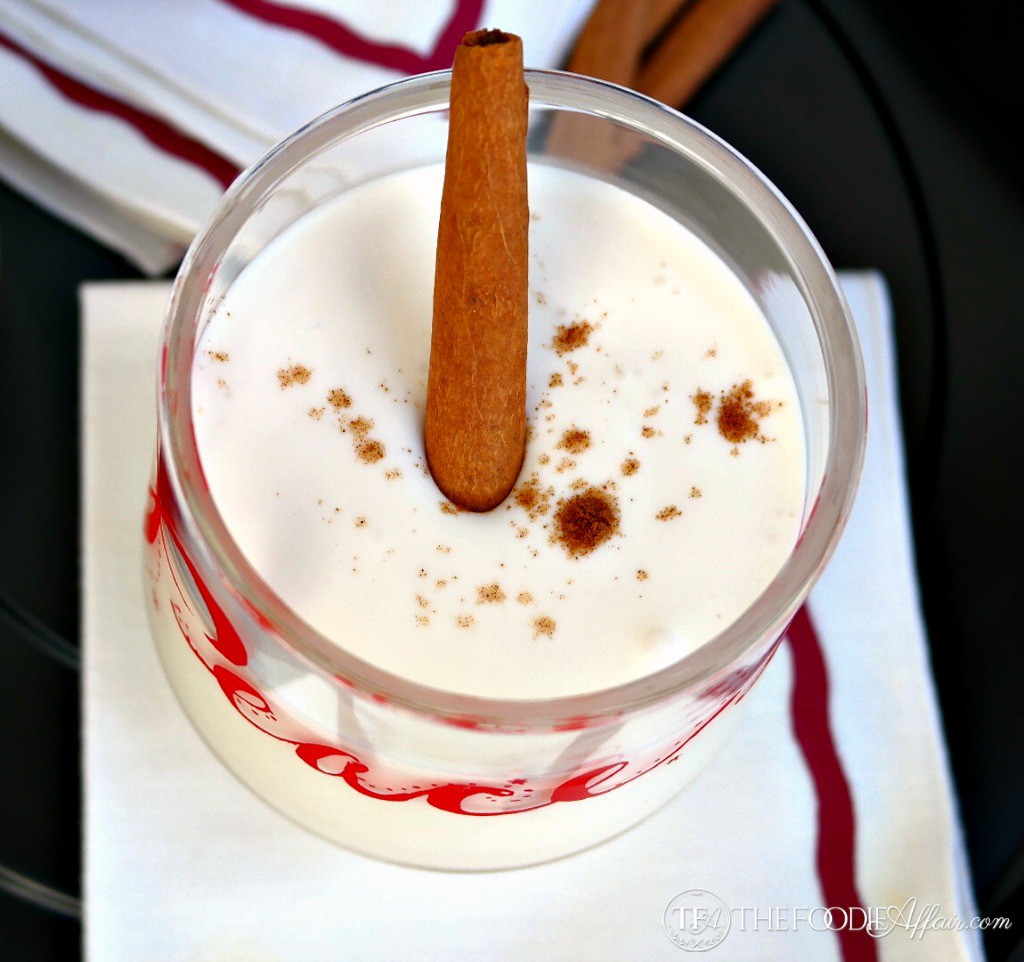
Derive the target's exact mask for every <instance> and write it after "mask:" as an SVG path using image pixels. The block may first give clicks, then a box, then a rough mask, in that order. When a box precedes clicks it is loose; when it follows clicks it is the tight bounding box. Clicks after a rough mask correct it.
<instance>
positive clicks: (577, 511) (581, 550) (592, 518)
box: [553, 487, 619, 558]
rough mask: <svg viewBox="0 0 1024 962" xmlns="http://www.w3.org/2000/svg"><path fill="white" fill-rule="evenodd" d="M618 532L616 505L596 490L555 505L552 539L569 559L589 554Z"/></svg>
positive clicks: (611, 498) (563, 500)
mask: <svg viewBox="0 0 1024 962" xmlns="http://www.w3.org/2000/svg"><path fill="white" fill-rule="evenodd" d="M618 530H619V506H618V502H617V500H616V499H615V498H614V497H613V496H612V495H610V494H608V493H607V492H605V491H602V490H601V489H600V488H595V487H590V488H587V489H586V491H583V492H582V493H581V494H577V495H574V496H573V497H571V498H564V499H562V500H561V501H559V502H558V510H557V511H556V512H555V533H554V535H553V538H554V540H555V541H557V542H558V543H559V544H560V545H561V546H562V547H563V548H565V550H566V551H567V552H568V554H569V556H570V557H572V558H578V557H580V556H581V555H586V554H590V552H592V551H594V550H595V549H596V548H599V547H600V546H601V545H603V544H604V543H605V542H606V541H607V540H608V539H609V538H611V536H612V535H613V534H615V533H616V532H617V531H618Z"/></svg>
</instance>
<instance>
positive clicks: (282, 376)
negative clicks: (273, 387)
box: [277, 364, 313, 388]
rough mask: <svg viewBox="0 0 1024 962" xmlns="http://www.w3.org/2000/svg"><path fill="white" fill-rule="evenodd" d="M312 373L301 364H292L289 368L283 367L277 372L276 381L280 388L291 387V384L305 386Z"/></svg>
mask: <svg viewBox="0 0 1024 962" xmlns="http://www.w3.org/2000/svg"><path fill="white" fill-rule="evenodd" d="M312 374H313V372H312V371H311V370H310V369H309V368H308V367H305V366H304V365H302V364H293V365H292V366H291V367H283V368H281V370H280V371H278V372H277V380H278V381H279V382H280V384H281V387H282V388H286V387H291V386H292V385H293V384H305V383H306V382H307V381H308V380H309V379H310V377H311V376H312Z"/></svg>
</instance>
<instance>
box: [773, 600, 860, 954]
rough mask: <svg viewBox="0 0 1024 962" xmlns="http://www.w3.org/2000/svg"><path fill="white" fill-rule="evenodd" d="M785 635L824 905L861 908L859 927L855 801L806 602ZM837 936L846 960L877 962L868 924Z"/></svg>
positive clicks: (793, 709)
mask: <svg viewBox="0 0 1024 962" xmlns="http://www.w3.org/2000/svg"><path fill="white" fill-rule="evenodd" d="M786 638H787V639H788V641H789V646H790V648H791V650H792V652H793V695H792V699H791V703H790V709H791V712H792V717H793V732H794V735H795V736H796V740H797V743H798V744H799V745H800V751H801V752H802V753H803V756H804V761H805V762H806V763H807V768H808V770H809V771H810V774H811V780H812V781H813V782H814V791H815V794H816V795H817V797H818V852H817V866H818V878H819V879H820V881H821V890H822V894H823V895H824V897H825V906H826V907H828V908H843V909H847V910H849V909H860V910H861V911H859V912H857V913H855V915H856V916H858V917H859V918H856V919H855V926H856V925H863V919H864V914H863V906H862V903H861V898H860V894H859V893H858V891H857V881H856V866H855V851H856V849H855V840H856V821H855V818H854V813H853V799H852V798H851V796H850V786H849V783H848V782H847V779H846V774H845V773H844V771H843V766H842V762H840V760H839V755H838V753H837V752H836V746H835V742H834V741H833V739H832V729H831V728H830V726H829V715H828V697H829V691H828V670H827V668H826V666H825V658H824V655H823V654H822V650H821V643H820V642H819V640H818V635H817V632H816V631H815V629H814V624H813V622H812V621H811V616H810V614H809V612H808V610H807V606H806V605H804V606H803V607H802V608H801V609H800V610H799V611H798V612H797V613H796V616H795V617H794V618H793V621H792V623H791V624H790V626H789V628H788V629H787V631H786ZM836 935H837V936H838V938H839V947H840V952H841V954H842V958H843V962H877V960H878V947H877V944H876V941H875V939H874V938H873V937H872V936H871V935H869V934H868V933H867V932H866V931H864V930H863V928H861V930H860V931H856V930H855V929H854V930H849V929H843V930H841V931H839V932H837V933H836Z"/></svg>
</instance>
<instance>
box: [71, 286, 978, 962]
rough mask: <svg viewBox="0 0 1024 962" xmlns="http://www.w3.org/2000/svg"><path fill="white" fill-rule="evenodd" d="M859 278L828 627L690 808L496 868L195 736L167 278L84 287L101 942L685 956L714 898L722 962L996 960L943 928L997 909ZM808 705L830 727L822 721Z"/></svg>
mask: <svg viewBox="0 0 1024 962" xmlns="http://www.w3.org/2000/svg"><path fill="white" fill-rule="evenodd" d="M843 281H844V287H845V289H846V292H847V295H848V297H849V299H850V302H851V305H852V307H853V311H854V314H855V315H856V318H857V322H858V326H859V329H860V335H861V338H862V343H863V346H864V353H865V361H866V366H867V373H868V385H869V387H868V390H869V405H870V423H871V431H870V441H869V444H868V454H867V463H866V469H865V474H864V480H863V485H862V488H861V492H860V496H859V498H858V501H857V506H856V509H855V511H854V514H853V517H852V518H851V521H850V524H849V528H848V529H847V532H846V534H845V536H844V538H843V541H842V543H841V545H840V547H839V550H838V552H837V554H836V556H835V558H834V559H833V561H832V564H831V566H830V567H829V569H828V571H827V573H826V574H825V576H824V578H823V579H822V581H821V583H820V584H819V585H818V586H817V587H816V589H815V590H814V592H813V594H812V597H811V601H810V604H809V618H806V617H805V616H803V615H801V616H800V618H799V620H798V622H797V623H796V626H795V628H794V629H793V630H792V632H791V636H792V640H791V641H790V642H788V643H786V644H784V645H782V647H781V648H780V649H779V651H778V654H777V655H776V657H775V658H774V660H773V661H772V662H771V664H770V665H769V666H768V668H767V670H766V671H765V673H764V675H763V677H762V678H761V679H760V680H759V681H758V683H757V685H755V687H754V689H753V690H752V692H751V694H750V695H749V696H748V698H747V705H746V711H745V714H744V715H743V716H742V718H741V721H740V723H739V726H738V729H737V731H736V733H735V734H734V736H733V737H732V739H731V741H730V742H729V743H728V744H727V745H726V747H725V748H724V749H723V751H722V752H721V754H720V755H719V756H718V757H717V758H716V759H715V761H714V762H713V763H712V765H711V766H710V768H709V769H708V771H707V772H706V773H705V774H704V775H703V776H702V777H701V778H700V779H699V780H698V781H697V782H696V783H695V784H693V785H692V786H691V787H690V788H688V789H687V790H686V791H685V792H684V793H683V794H682V795H681V796H679V797H678V798H677V799H676V800H674V801H673V802H672V803H670V804H669V805H668V806H667V807H665V808H664V809H662V810H661V811H660V812H658V813H657V814H655V815H654V816H652V817H651V818H649V819H648V820H647V821H646V822H644V823H642V824H641V825H640V826H638V827H637V828H635V829H633V830H631V831H629V832H627V833H625V834H624V835H622V836H620V837H619V838H617V839H614V840H612V841H611V842H608V843H606V844H604V845H601V846H598V847H597V848H595V849H592V850H590V851H587V852H584V853H582V854H579V855H576V856H572V857H570V858H567V859H563V860H562V861H559V862H555V863H552V864H549V865H544V866H539V867H534V868H529V869H519V870H515V871H508V872H491V873H483V874H453V873H438V872H431V871H426V870H420V869H410V868H402V867H397V866H394V865H388V864H384V863H380V862H376V861H373V860H371V859H367V858H364V857H362V856H359V855H355V854H352V853H350V852H348V851H345V850H343V849H340V848H337V847H335V846H333V845H331V844H330V843H328V842H325V841H323V840H321V839H320V838H318V837H314V836H312V835H310V834H308V833H306V832H305V831H303V830H302V829H300V828H297V827H296V826H295V825H293V824H292V823H291V822H289V821H287V820H286V819H285V818H283V817H282V816H280V815H278V814H277V813H276V812H274V811H273V810H271V809H270V808H269V807H267V806H266V805H265V804H264V803H263V802H261V801H260V800H259V799H257V798H256V797H255V796H253V795H252V794H250V793H249V791H248V790H247V789H245V788H244V787H242V785H241V784H239V783H238V782H237V781H235V779H234V778H233V777H232V776H231V775H229V774H228V773H227V771H226V770H224V769H223V768H222V767H221V766H220V764H219V763H218V762H217V761H216V759H215V758H214V757H213V756H212V755H211V754H210V752H209V750H208V749H207V747H206V746H205V744H204V743H203V742H202V741H201V740H200V738H199V737H198V736H197V735H196V734H195V732H194V731H193V730H192V728H191V727H190V726H189V724H188V722H187V721H186V719H185V717H184V715H183V714H182V711H181V709H180V708H179V706H178V704H177V703H176V701H175V699H174V697H173V696H172V694H171V692H170V690H169V688H168V686H167V684H166V681H165V679H164V677H163V674H162V671H161V669H160V667H159V664H158V662H157V659H156V655H155V652H154V649H153V646H152V644H151V642H150V640H149V637H148V632H147V627H146V619H145V611H144V608H143V599H142V587H141V543H142V542H141V537H142V517H143V510H144V505H145V496H146V490H147V483H148V480H149V478H148V474H149V470H150V463H151V458H152V454H153V435H154V417H153V408H154V370H155V361H154V358H155V351H156V344H157V336H158V328H159V323H160V319H161V315H162V312H163V307H164V302H165V299H166V296H167V293H168V286H167V285H164V284H158V283H138V284H103V285H88V286H86V287H85V288H84V291H83V296H82V306H83V317H82V333H83V343H84V358H83V372H82V373H83V379H82V381H83V392H84V396H83V417H84V446H83V457H84V471H83V479H84V538H83V544H84V551H85V615H84V625H85V664H84V697H83V704H84V712H85V720H84V744H85V839H86V849H85V858H84V864H85V898H86V915H85V943H86V956H87V959H88V960H90V962H121V960H124V962H146V960H153V962H186V960H187V962H242V960H245V962H252V960H256V959H259V960H261V962H262V960H267V962H291V960H298V959H301V960H303V962H319V960H323V962H328V960H329V962H336V960H338V959H347V958H373V959H408V958H417V959H424V960H444V962H447V960H451V959H458V958H472V959H477V958H486V959H493V960H501V959H510V960H511V959H519V958H523V957H530V958H542V959H545V960H566V962H568V960H572V962H576V960H578V959H588V960H604V959H607V960H616V962H618V960H622V959H644V960H658V959H664V960H675V962H679V960H680V959H681V958H686V956H685V955H680V952H681V950H680V948H678V947H677V946H676V945H674V944H673V943H672V942H671V941H670V940H669V937H668V935H667V934H666V931H665V928H664V926H663V916H664V913H665V910H666V907H667V906H668V904H669V902H670V901H671V900H672V899H673V898H674V897H675V896H676V895H679V894H681V893H684V892H687V891H689V890H692V889H700V890H704V891H708V892H712V893H714V894H715V895H716V896H718V898H720V899H721V900H722V901H723V902H724V903H725V904H726V905H727V906H728V908H729V909H730V913H729V914H730V918H731V922H732V924H731V929H730V931H729V933H728V935H727V936H726V938H725V939H724V941H723V942H722V943H721V944H720V945H718V946H716V947H715V948H714V949H713V950H711V951H709V954H708V956H707V957H708V958H709V959H712V958H713V959H714V960H716V962H729V960H750V959H755V958H756V959H758V960H762V962H773V960H778V962H792V960H793V959H800V960H801V962H819V960H822V962H824V960H828V962H870V960H873V959H876V958H877V959H880V960H882V962H933V960H936V959H942V960H944V962H968V960H970V962H975V960H980V959H981V958H982V954H981V947H980V940H979V939H978V937H977V934H976V933H972V932H956V931H936V930H925V928H924V926H925V925H926V923H927V920H928V919H931V924H932V925H934V924H935V917H936V914H938V915H939V916H941V917H943V918H945V919H949V918H950V917H953V916H956V917H957V918H959V919H961V920H962V921H963V922H964V923H965V924H969V923H970V921H971V919H972V918H973V916H974V915H975V914H976V910H975V908H974V906H973V901H972V897H971V894H970V880H969V878H968V876H967V874H966V869H965V867H964V866H965V861H964V857H963V848H962V839H961V831H960V825H959V821H958V817H957V813H956V808H955V805H954V802H953V795H952V791H951V785H950V779H949V774H948V769H947V763H946V756H945V749H944V745H943V742H942V738H941V734H940V732H941V729H940V726H939V719H938V713H937V708H936V701H935V695H934V690H933V687H932V681H931V676H930V673H929V667H928V657H927V648H926V644H925V639H924V634H923V629H922V623H921V618H920V613H919V610H918V597H917V588H916V582H915V577H914V569H913V558H912V554H911V547H910V544H911V543H910V536H909V528H908V520H907V504H906V495H905V489H904V474H903V461H902V453H901V452H902V446H901V438H900V431H899V420H898V410H897V406H896V404H897V395H896V384H895V376H894V364H893V348H892V331H891V319H890V313H889V302H888V296H887V292H886V289H885V286H884V283H883V281H882V280H881V278H879V276H878V275H876V274H871V273H861V274H849V275H845V276H844V278H843ZM794 705H795V706H796V707H795V708H794V707H793V706H794ZM794 718H797V719H798V720H800V721H802V722H803V721H806V722H808V723H809V726H808V727H801V728H799V735H800V737H799V738H798V737H796V735H795V733H794ZM848 802H852V810H850V809H848V807H847V803H848ZM847 816H850V817H849V818H847ZM819 846H824V848H823V856H822V864H821V865H820V866H819V865H818V854H817V853H818V851H819ZM846 898H850V899H852V901H837V900H838V899H846ZM909 899H916V905H915V904H913V903H908V900H909ZM830 904H839V905H849V904H859V905H861V906H863V907H865V908H869V907H873V908H874V909H876V910H877V911H878V912H879V913H881V912H883V911H884V909H885V908H886V907H888V906H894V907H897V908H899V909H902V910H903V913H904V915H903V918H904V919H905V920H906V921H907V922H909V923H910V924H911V925H912V926H916V927H914V928H911V929H909V930H908V929H905V928H901V927H896V928H894V929H893V930H892V931H890V932H889V934H887V935H884V936H882V937H880V938H872V937H869V936H867V935H865V934H864V933H859V934H858V933H853V934H848V935H844V936H842V937H840V936H839V935H837V934H836V933H834V932H830V931H820V929H821V928H822V925H823V919H824V917H823V915H822V913H821V912H820V911H818V912H815V911H814V910H815V909H819V910H820V909H821V908H823V907H827V906H828V905H830ZM931 905H934V906H936V907H937V908H936V909H935V910H928V909H927V907H928V906H931ZM801 920H803V921H801ZM837 924H838V923H837Z"/></svg>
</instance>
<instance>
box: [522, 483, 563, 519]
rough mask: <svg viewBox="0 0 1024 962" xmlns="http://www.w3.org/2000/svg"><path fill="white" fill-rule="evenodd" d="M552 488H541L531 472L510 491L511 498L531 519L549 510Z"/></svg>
mask: <svg viewBox="0 0 1024 962" xmlns="http://www.w3.org/2000/svg"><path fill="white" fill-rule="evenodd" d="M553 494H554V489H552V488H548V489H546V490H541V486H540V481H539V480H538V479H537V475H536V474H533V475H531V476H530V477H529V478H527V479H526V480H525V481H523V482H522V483H521V484H519V485H517V486H516V487H515V488H514V489H513V491H512V500H513V501H514V502H515V503H516V504H517V505H518V506H519V507H520V508H522V509H523V510H524V511H525V512H526V513H527V514H528V515H529V516H530V517H531V518H532V519H534V520H536V519H537V518H539V517H541V516H542V515H545V514H547V513H548V511H550V510H551V496H552V495H553Z"/></svg>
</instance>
